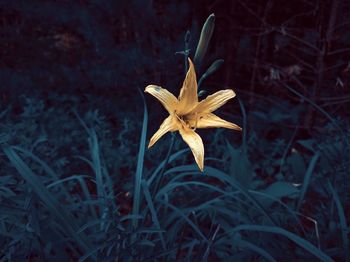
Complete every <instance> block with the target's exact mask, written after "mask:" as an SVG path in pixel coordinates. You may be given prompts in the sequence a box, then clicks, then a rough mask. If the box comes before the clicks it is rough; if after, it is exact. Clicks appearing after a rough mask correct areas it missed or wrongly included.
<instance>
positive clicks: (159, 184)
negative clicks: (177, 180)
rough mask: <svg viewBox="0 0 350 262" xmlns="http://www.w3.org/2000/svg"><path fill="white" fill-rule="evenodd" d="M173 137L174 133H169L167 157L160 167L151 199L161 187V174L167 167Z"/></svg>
mask: <svg viewBox="0 0 350 262" xmlns="http://www.w3.org/2000/svg"><path fill="white" fill-rule="evenodd" d="M175 136H176V133H171V141H170V146H169V149H168V152H167V155H166V157H165V161H164V165H163V167H162V170H161V171H160V174H159V176H158V179H157V180H156V185H155V186H154V189H153V197H154V196H155V195H156V194H157V192H158V190H159V187H160V186H161V184H162V182H163V177H164V176H163V174H164V171H165V168H166V166H167V165H168V162H169V158H170V154H171V151H172V150H173V147H174V144H175Z"/></svg>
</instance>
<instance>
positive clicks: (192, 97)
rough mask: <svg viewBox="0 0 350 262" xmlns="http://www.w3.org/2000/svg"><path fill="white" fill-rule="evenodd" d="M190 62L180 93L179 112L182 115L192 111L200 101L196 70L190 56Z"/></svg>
mask: <svg viewBox="0 0 350 262" xmlns="http://www.w3.org/2000/svg"><path fill="white" fill-rule="evenodd" d="M188 63H189V69H188V71H187V74H186V77H185V80H184V82H183V84H182V88H181V90H180V95H179V102H180V103H179V108H178V113H179V114H182V115H184V114H187V113H188V112H190V111H191V110H192V109H193V108H194V107H195V106H196V105H197V103H198V95H197V78H196V71H195V69H194V65H193V63H192V61H191V59H190V58H188Z"/></svg>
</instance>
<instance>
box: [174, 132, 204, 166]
mask: <svg viewBox="0 0 350 262" xmlns="http://www.w3.org/2000/svg"><path fill="white" fill-rule="evenodd" d="M179 132H180V135H181V136H182V139H183V140H184V141H185V142H186V143H187V145H188V146H189V147H190V148H191V151H192V154H193V156H194V159H195V160H196V163H197V165H198V167H199V169H200V170H201V171H202V172H203V168H204V145H203V141H202V138H201V137H200V136H199V135H198V134H197V133H196V132H194V131H193V130H191V129H190V128H188V127H183V128H181V129H180V130H179Z"/></svg>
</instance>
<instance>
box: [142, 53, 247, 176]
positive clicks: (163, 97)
mask: <svg viewBox="0 0 350 262" xmlns="http://www.w3.org/2000/svg"><path fill="white" fill-rule="evenodd" d="M188 61H189V69H188V71H187V74H186V77H185V80H184V82H183V85H182V88H181V90H180V95H179V97H178V98H176V97H175V96H174V95H173V94H172V93H170V92H169V91H168V90H166V89H165V88H162V87H160V86H156V85H148V86H147V87H146V88H145V92H146V93H149V94H151V95H152V96H154V97H155V98H157V99H158V100H159V101H160V102H161V103H162V104H163V106H164V107H165V109H166V110H167V111H168V113H169V116H168V117H167V118H166V119H165V120H164V121H163V123H162V124H161V126H160V128H159V129H158V131H157V132H156V133H155V134H154V135H153V136H152V138H151V140H150V142H149V145H148V148H150V147H151V146H153V145H154V144H155V143H156V142H157V141H158V140H159V139H160V138H161V137H162V136H163V135H164V134H166V133H167V132H169V131H170V132H174V131H179V133H180V135H181V137H182V139H183V140H184V141H185V142H186V143H187V144H188V146H189V147H190V148H191V151H192V154H193V156H194V158H195V160H196V163H197V165H198V167H199V169H200V170H201V171H203V168H204V145H203V141H202V139H201V137H200V136H199V135H198V134H197V133H196V132H195V130H196V128H215V127H224V128H229V129H234V130H239V131H240V130H242V128H240V127H239V126H238V125H236V124H233V123H231V122H228V121H226V120H224V119H222V118H220V117H218V116H216V115H215V114H213V113H212V112H213V111H215V110H216V109H218V108H219V107H221V106H222V105H224V104H225V103H226V102H227V101H228V100H229V99H231V98H233V97H235V96H236V94H235V92H233V90H232V89H226V90H220V91H218V92H216V93H214V94H212V95H209V96H207V98H205V99H204V100H202V101H200V102H198V94H197V79H196V72H195V70H194V66H193V63H192V61H191V59H188Z"/></svg>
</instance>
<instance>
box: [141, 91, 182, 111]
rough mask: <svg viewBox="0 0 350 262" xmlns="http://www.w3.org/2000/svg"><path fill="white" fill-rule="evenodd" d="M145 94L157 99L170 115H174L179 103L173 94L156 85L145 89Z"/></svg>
mask: <svg viewBox="0 0 350 262" xmlns="http://www.w3.org/2000/svg"><path fill="white" fill-rule="evenodd" d="M145 92H146V93H149V94H151V95H152V96H154V97H155V98H157V99H158V100H159V101H160V102H161V103H162V104H163V106H164V107H165V109H166V110H167V111H168V112H169V114H172V113H174V111H175V110H176V107H177V105H178V103H179V101H178V100H177V99H176V97H175V96H174V95H173V94H172V93H170V92H169V91H168V90H166V89H165V88H162V87H160V86H156V85H148V86H147V87H146V88H145Z"/></svg>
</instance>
